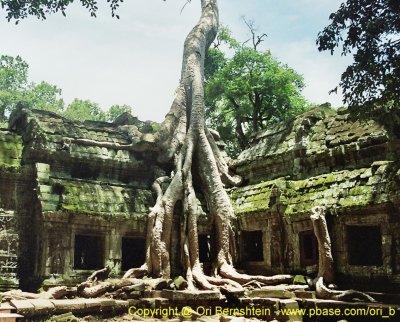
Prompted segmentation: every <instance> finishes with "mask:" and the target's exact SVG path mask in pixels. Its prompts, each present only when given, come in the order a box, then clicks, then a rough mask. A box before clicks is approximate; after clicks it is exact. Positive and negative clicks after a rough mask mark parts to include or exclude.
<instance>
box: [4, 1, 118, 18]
mask: <svg viewBox="0 0 400 322" xmlns="http://www.w3.org/2000/svg"><path fill="white" fill-rule="evenodd" d="M73 2H74V0H35V1H29V0H0V5H1V8H2V9H5V10H6V12H7V15H6V18H7V20H8V21H10V20H15V21H16V23H18V22H19V21H20V20H21V19H25V18H27V17H28V16H35V17H37V18H39V19H46V16H47V15H49V14H53V13H57V12H61V13H62V14H63V15H64V16H65V15H66V14H65V10H66V9H67V7H68V6H69V5H70V4H72V3H73ZM79 2H80V3H81V5H82V6H83V7H85V8H86V9H87V10H88V11H89V13H90V15H91V16H92V17H96V12H97V10H98V1H96V0H79ZM122 2H123V0H107V3H108V4H109V6H110V8H111V15H112V16H113V17H116V18H119V16H118V15H117V14H116V11H117V9H118V7H119V5H120V3H122Z"/></svg>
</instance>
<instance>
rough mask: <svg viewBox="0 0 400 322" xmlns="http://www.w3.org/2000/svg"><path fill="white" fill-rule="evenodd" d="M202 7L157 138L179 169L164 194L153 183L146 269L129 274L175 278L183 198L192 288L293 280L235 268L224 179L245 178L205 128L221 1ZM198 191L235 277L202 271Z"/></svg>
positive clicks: (224, 267) (224, 271)
mask: <svg viewBox="0 0 400 322" xmlns="http://www.w3.org/2000/svg"><path fill="white" fill-rule="evenodd" d="M201 8H202V15H201V18H200V20H199V22H198V23H197V25H196V26H195V27H194V28H193V29H192V30H191V31H190V33H189V35H188V36H187V38H186V41H185V46H184V52H183V63H182V73H181V82H180V85H179V88H178V91H177V95H176V98H175V100H174V102H173V104H172V106H171V109H170V112H169V113H168V114H167V116H166V118H165V120H164V122H163V123H162V125H161V129H160V131H159V132H158V137H157V140H158V142H160V144H161V145H160V150H161V151H162V155H161V156H160V158H159V161H167V160H173V161H174V165H175V169H174V171H173V172H172V175H171V182H170V184H169V186H168V188H167V189H166V191H165V193H163V192H162V190H161V188H160V186H159V184H157V181H156V183H155V186H154V188H155V190H156V191H157V201H156V205H155V206H154V207H153V208H152V209H151V212H150V214H149V219H148V229H147V233H148V236H147V250H146V263H145V264H144V265H143V266H142V267H141V268H138V269H131V270H129V271H128V272H127V273H126V274H125V276H124V277H130V276H135V277H138V276H140V275H143V274H150V275H152V276H154V277H163V278H169V277H170V273H171V265H170V247H171V229H172V217H173V212H174V208H175V205H176V204H177V202H178V201H181V203H182V205H183V211H182V218H181V236H180V242H181V244H180V247H181V254H182V266H183V268H184V270H185V273H186V278H187V280H188V288H194V287H199V288H202V289H214V288H215V287H216V285H218V286H221V285H229V286H230V287H238V285H239V284H237V283H236V282H233V281H237V282H239V283H241V284H242V283H246V282H249V281H251V280H258V281H261V282H265V283H280V282H287V281H290V280H291V276H289V275H281V276H277V277H264V276H255V277H253V276H249V275H243V274H239V273H237V272H236V270H235V269H234V268H233V258H232V255H233V254H234V253H235V248H234V245H235V243H234V231H233V228H232V225H231V219H233V217H234V213H233V208H232V206H231V203H230V199H229V196H228V195H227V193H226V191H225V187H224V184H223V182H222V180H221V178H222V179H224V182H225V183H230V184H237V183H239V182H240V179H239V178H237V177H232V176H230V174H229V172H228V166H227V165H226V163H225V161H224V160H223V158H222V156H221V154H220V153H219V151H218V149H217V148H216V143H215V141H214V138H213V136H212V134H211V133H210V132H209V131H208V129H207V128H206V126H205V117H204V116H205V108H204V107H205V105H204V89H203V78H204V75H203V72H204V58H205V54H206V51H207V49H208V47H209V46H210V44H211V43H212V41H213V40H214V38H215V36H216V34H217V31H218V6H217V0H201ZM193 159H195V162H193ZM193 177H195V178H200V181H201V182H200V186H198V187H197V186H196V187H194V185H193ZM195 191H201V192H202V194H203V195H204V197H205V200H206V202H207V207H208V212H209V216H210V217H211V219H212V222H213V224H214V225H215V232H216V243H217V245H216V246H217V258H216V262H215V265H214V267H215V272H214V275H215V276H217V277H220V276H223V277H226V278H228V279H229V280H233V281H229V280H223V279H221V278H218V279H216V278H211V277H207V276H205V275H204V274H203V270H202V267H201V264H200V260H199V245H198V232H197V219H198V216H199V214H200V213H201V212H202V210H201V208H200V206H199V202H198V200H197V198H196V194H195Z"/></svg>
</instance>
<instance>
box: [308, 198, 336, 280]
mask: <svg viewBox="0 0 400 322" xmlns="http://www.w3.org/2000/svg"><path fill="white" fill-rule="evenodd" d="M311 212H312V214H311V216H310V219H311V221H312V224H313V227H314V234H315V237H317V240H318V255H319V257H318V276H317V278H319V277H322V278H323V279H324V281H325V282H328V283H333V282H334V279H335V271H334V268H333V257H332V246H331V239H330V237H329V231H328V226H327V224H326V219H325V212H326V209H325V207H320V206H317V207H313V208H312V210H311Z"/></svg>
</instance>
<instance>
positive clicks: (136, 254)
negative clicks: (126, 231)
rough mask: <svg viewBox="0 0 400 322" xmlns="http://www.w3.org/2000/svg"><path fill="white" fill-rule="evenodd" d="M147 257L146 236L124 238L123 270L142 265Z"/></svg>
mask: <svg viewBox="0 0 400 322" xmlns="http://www.w3.org/2000/svg"><path fill="white" fill-rule="evenodd" d="M145 259H146V240H145V239H144V238H138V237H136V238H134V237H123V238H122V262H121V270H122V271H127V270H128V269H130V268H134V267H140V266H142V265H143V264H144V261H145Z"/></svg>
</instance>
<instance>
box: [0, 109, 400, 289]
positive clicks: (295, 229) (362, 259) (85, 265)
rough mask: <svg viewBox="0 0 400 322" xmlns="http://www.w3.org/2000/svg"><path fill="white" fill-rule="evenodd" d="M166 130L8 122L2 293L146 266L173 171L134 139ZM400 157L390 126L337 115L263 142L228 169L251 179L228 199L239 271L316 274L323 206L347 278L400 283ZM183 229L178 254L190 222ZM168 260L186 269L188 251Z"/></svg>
mask: <svg viewBox="0 0 400 322" xmlns="http://www.w3.org/2000/svg"><path fill="white" fill-rule="evenodd" d="M155 128H156V126H154V124H151V123H149V122H140V121H138V120H137V119H135V118H133V117H129V116H128V115H123V116H122V117H120V118H119V119H118V120H117V121H116V122H115V123H103V122H88V121H86V122H84V123H80V122H74V121H71V120H68V119H65V118H63V117H61V116H58V115H56V114H54V113H50V112H45V111H39V110H33V111H29V110H26V109H23V108H22V109H21V108H20V109H19V110H17V111H15V112H14V113H13V114H12V115H11V117H10V122H9V128H8V129H0V208H1V209H0V290H5V289H10V288H22V289H26V290H36V289H37V288H38V287H40V286H41V285H43V284H46V283H47V284H51V283H56V284H58V283H61V284H67V285H68V284H69V285H73V284H76V283H77V282H79V281H82V280H84V279H86V278H87V276H88V275H89V274H90V273H91V272H92V271H93V270H95V269H99V268H102V267H104V266H105V265H109V266H110V267H112V269H113V270H112V273H113V274H115V275H117V276H118V275H121V274H122V272H124V271H126V270H127V269H128V268H131V267H137V266H139V265H141V264H142V263H143V261H144V256H145V227H146V216H147V213H148V208H149V207H151V206H152V205H153V204H154V196H153V193H152V191H151V185H152V182H153V180H154V179H155V178H156V177H158V176H160V174H162V173H168V172H169V171H170V166H169V165H159V164H157V163H156V161H155V160H156V156H155V152H154V150H152V149H151V144H152V142H143V141H139V140H137V141H136V142H135V133H136V134H137V138H138V137H139V136H141V137H143V135H142V134H145V133H150V132H152V131H155V130H156V129H155ZM132 129H133V130H132ZM144 137H146V136H145V135H144ZM110 143H111V144H114V145H115V144H116V143H117V144H119V147H120V148H116V147H115V146H114V147H111V144H110ZM128 145H129V146H131V148H129V149H128V148H127V146H128ZM399 148H400V138H399V136H397V135H396V133H393V131H391V130H389V129H387V128H385V126H384V125H381V124H379V123H377V122H375V121H372V120H369V121H362V122H360V121H352V120H351V119H350V117H349V115H348V113H347V112H346V110H339V111H337V112H336V111H334V110H332V109H330V108H329V107H328V106H320V107H319V108H316V109H314V110H311V111H309V112H307V113H305V114H303V115H300V116H298V117H296V118H294V119H292V120H290V121H288V122H283V123H279V124H277V125H275V126H274V127H271V128H269V129H268V130H266V131H264V132H261V133H258V134H257V135H256V136H255V137H254V140H253V142H252V145H251V147H250V148H249V149H247V150H245V151H243V152H242V153H241V154H240V156H239V157H238V159H237V160H234V161H232V162H231V166H232V168H233V170H234V171H235V172H236V173H238V174H240V175H241V176H243V178H244V179H245V180H244V182H245V184H244V185H243V186H241V187H239V188H234V189H231V190H230V196H231V199H232V203H233V205H234V209H235V214H236V216H237V222H236V228H237V244H238V258H237V267H239V268H240V269H241V270H243V271H246V272H249V273H261V274H271V273H283V272H285V273H294V274H309V275H312V274H313V273H315V272H316V271H317V264H318V250H317V242H316V240H315V237H314V234H313V231H312V224H311V221H310V212H311V208H312V207H313V206H317V205H322V206H325V207H326V208H327V213H328V215H327V221H328V227H329V232H330V235H331V239H332V247H333V258H334V260H335V269H336V272H337V273H338V278H339V279H340V281H341V282H342V283H347V285H355V286H360V285H365V282H366V281H367V282H368V286H369V287H371V288H375V289H377V290H379V289H380V290H384V291H390V290H392V289H395V288H396V287H398V286H399V284H400V213H399V209H400V163H399V153H400V149H399ZM175 226H176V227H175V228H176V231H175V232H174V233H173V235H172V242H173V243H176V244H177V245H178V243H179V240H178V239H179V214H177V219H176V225H175ZM199 232H200V235H199V244H200V259H201V261H202V262H203V265H204V267H205V269H206V270H207V269H210V268H211V267H210V266H211V261H212V260H213V256H215V252H214V245H213V230H212V227H210V226H209V225H208V222H207V218H206V216H205V217H204V218H200V222H199ZM174 249H176V250H177V252H178V250H179V247H175V248H174ZM171 256H172V260H171V261H172V263H178V262H179V260H178V258H179V254H178V253H173V254H171ZM174 259H176V260H174ZM173 270H175V272H177V273H179V267H173Z"/></svg>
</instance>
